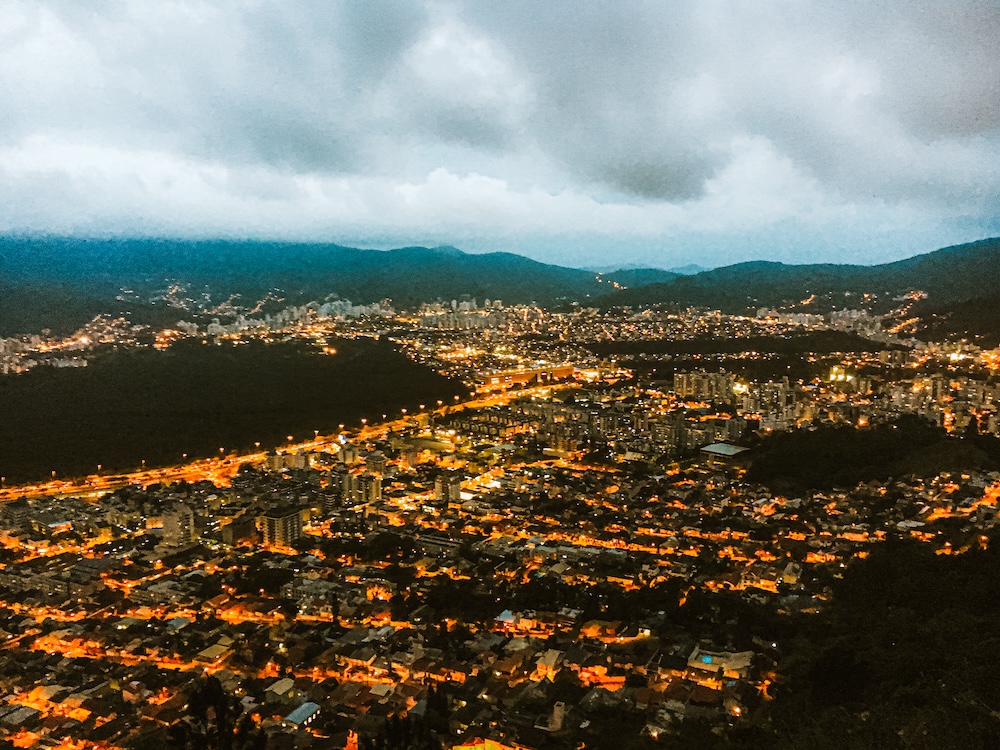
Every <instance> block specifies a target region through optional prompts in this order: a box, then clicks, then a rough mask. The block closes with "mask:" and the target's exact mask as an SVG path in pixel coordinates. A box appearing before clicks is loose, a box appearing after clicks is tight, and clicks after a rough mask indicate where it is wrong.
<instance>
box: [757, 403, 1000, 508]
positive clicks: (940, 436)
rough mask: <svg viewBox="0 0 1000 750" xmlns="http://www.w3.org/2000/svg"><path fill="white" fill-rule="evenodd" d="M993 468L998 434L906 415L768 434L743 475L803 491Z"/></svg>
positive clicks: (999, 453) (998, 464)
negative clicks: (958, 430)
mask: <svg viewBox="0 0 1000 750" xmlns="http://www.w3.org/2000/svg"><path fill="white" fill-rule="evenodd" d="M998 468H1000V440H997V439H996V438H994V437H990V436H986V435H976V434H972V433H971V432H970V433H968V434H966V435H963V436H955V435H949V434H948V433H947V432H945V431H944V430H943V429H941V428H939V427H936V426H934V425H932V424H930V423H929V422H927V421H925V420H923V419H920V418H919V417H914V416H907V417H902V418H900V419H898V420H896V421H895V422H893V423H891V424H880V425H876V426H874V427H870V428H867V429H855V428H854V427H850V426H843V427H821V428H819V429H814V430H808V429H800V430H792V431H790V432H784V433H779V434H776V435H773V436H770V437H768V438H767V439H766V440H765V441H764V442H763V443H762V444H761V446H760V447H758V448H757V450H756V452H755V455H754V459H753V464H752V465H751V466H750V469H749V471H748V472H747V479H748V480H749V481H751V482H758V483H761V484H766V485H769V486H770V487H772V488H773V489H776V490H779V491H788V492H802V491H806V490H810V489H818V490H828V489H832V488H834V487H843V488H849V487H855V486H856V485H857V484H858V483H860V482H869V481H871V480H879V481H883V482H884V481H887V480H889V479H891V478H898V477H902V476H905V475H908V474H914V475H918V476H933V475H936V474H938V473H940V472H943V471H967V470H971V469H983V470H996V469H998Z"/></svg>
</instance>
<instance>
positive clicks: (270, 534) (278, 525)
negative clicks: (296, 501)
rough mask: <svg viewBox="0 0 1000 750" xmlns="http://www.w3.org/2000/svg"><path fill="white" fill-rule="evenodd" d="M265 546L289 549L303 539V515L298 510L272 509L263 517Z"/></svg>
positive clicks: (262, 533) (288, 508) (286, 508)
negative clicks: (271, 545) (270, 545)
mask: <svg viewBox="0 0 1000 750" xmlns="http://www.w3.org/2000/svg"><path fill="white" fill-rule="evenodd" d="M260 533H261V536H262V537H263V541H264V544H273V545H277V546H280V547H289V546H291V545H292V543H293V542H295V541H296V540H298V539H300V538H301V537H302V515H301V513H300V512H299V509H298V508H291V507H287V506H286V507H283V508H272V509H271V510H269V511H267V512H266V513H265V514H264V515H263V516H261V522H260Z"/></svg>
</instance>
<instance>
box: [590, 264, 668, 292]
mask: <svg viewBox="0 0 1000 750" xmlns="http://www.w3.org/2000/svg"><path fill="white" fill-rule="evenodd" d="M678 275H679V274H676V273H674V272H672V271H664V270H663V269H662V268H619V269H618V270H617V271H611V272H610V273H605V274H602V278H603V279H604V280H605V281H610V282H614V283H617V284H620V285H621V286H623V287H626V288H629V289H631V288H632V287H636V286H646V285H647V284H662V283H664V282H669V281H673V280H674V279H676V278H677V276H678Z"/></svg>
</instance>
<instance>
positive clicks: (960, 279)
mask: <svg viewBox="0 0 1000 750" xmlns="http://www.w3.org/2000/svg"><path fill="white" fill-rule="evenodd" d="M997 278H1000V238H993V239H987V240H981V241H979V242H972V243H968V244H965V245H955V246H953V247H946V248H943V249H941V250H936V251H934V252H931V253H926V254H923V255H917V256H914V257H912V258H907V259H906V260H901V261H896V262H895V263H885V264H882V265H875V266H856V265H835V264H815V265H786V264H784V263H771V262H766V261H752V262H749V263H738V264H736V265H731V266H724V267H722V268H716V269H713V270H711V271H705V272H703V273H699V274H695V275H694V276H680V277H678V278H675V279H672V280H669V281H665V282H661V283H656V284H649V285H646V286H642V287H637V288H630V289H626V290H622V291H617V292H614V293H611V294H609V295H608V296H607V297H605V298H604V299H603V300H602V301H601V302H602V304H603V305H604V306H607V307H610V306H617V305H632V306H635V307H648V306H650V305H655V304H662V303H673V304H678V305H685V306H687V305H696V306H706V307H712V308H719V309H722V310H726V311H729V312H743V311H745V310H747V309H751V308H755V307H761V306H765V305H766V306H772V305H780V304H784V303H789V302H795V301H799V300H802V299H806V298H808V297H810V295H814V294H815V295H830V296H832V297H834V298H836V297H838V296H839V298H840V300H841V301H843V299H844V294H845V293H849V294H853V295H858V294H862V293H866V292H868V293H875V294H878V295H882V296H883V297H887V298H891V297H892V296H896V295H899V294H903V293H905V292H909V291H911V290H921V291H924V292H926V293H927V294H928V300H929V301H930V302H931V303H933V304H936V305H949V304H953V303H957V302H962V301H964V300H969V299H973V298H975V297H979V296H982V295H985V294H987V293H989V292H990V291H991V289H990V284H991V283H992V280H994V279H997Z"/></svg>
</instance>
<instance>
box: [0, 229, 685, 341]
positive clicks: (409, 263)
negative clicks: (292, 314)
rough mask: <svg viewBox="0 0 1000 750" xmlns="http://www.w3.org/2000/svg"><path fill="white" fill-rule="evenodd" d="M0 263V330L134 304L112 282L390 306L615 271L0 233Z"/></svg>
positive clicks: (510, 296) (522, 289) (500, 294)
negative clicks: (381, 302) (272, 292)
mask: <svg viewBox="0 0 1000 750" xmlns="http://www.w3.org/2000/svg"><path fill="white" fill-rule="evenodd" d="M0 271H2V273H0V335H12V334H15V333H21V332H28V331H37V330H39V329H41V328H51V329H53V330H65V329H66V328H67V327H73V326H78V325H80V324H81V323H83V322H85V321H86V320H88V319H89V318H90V317H92V316H93V315H95V314H97V313H111V314H117V313H125V314H129V313H135V312H136V311H135V306H134V305H132V306H129V305H125V304H123V302H122V301H121V300H116V297H117V296H118V295H119V294H120V292H121V289H123V288H126V289H130V290H134V291H136V292H137V293H138V294H139V296H140V297H141V296H142V295H143V294H148V293H149V292H151V291H153V290H156V289H161V288H163V287H164V286H165V285H166V282H167V280H175V281H180V282H183V283H186V284H189V285H190V286H191V288H192V290H194V291H195V292H200V291H201V290H203V289H205V288H207V289H208V290H210V292H211V293H212V296H213V299H225V298H226V296H228V295H230V294H240V295H242V296H243V297H244V298H251V299H253V298H258V297H260V296H262V295H264V294H266V293H267V292H268V291H270V290H274V289H277V290H280V291H281V296H282V297H283V298H284V299H286V300H287V302H288V303H289V304H292V303H294V304H302V303H304V302H307V301H310V300H314V299H323V298H324V297H326V296H327V295H330V294H336V295H339V296H340V297H343V298H346V299H350V300H352V301H354V302H356V303H370V302H376V301H379V300H383V299H386V298H388V299H390V300H392V302H393V303H394V304H395V305H397V306H409V305H412V304H415V303H419V302H423V301H428V300H435V299H445V300H450V299H454V298H457V297H460V296H461V295H469V296H471V297H476V298H477V299H478V300H479V301H480V302H482V301H483V300H484V299H487V298H488V299H501V300H503V301H504V302H514V303H518V302H538V303H539V304H544V305H551V304H559V303H562V302H566V301H573V300H579V299H586V298H588V297H591V296H598V295H600V294H603V293H605V292H607V291H608V290H610V289H612V288H614V287H613V282H614V280H615V276H614V274H608V275H605V276H604V277H602V276H601V275H599V274H595V273H594V272H592V271H584V270H580V269H575V268H563V267H560V266H554V265H549V264H545V263H539V262H537V261H534V260H531V259H529V258H525V257H522V256H520V255H515V254H512V253H485V254H469V253H464V252H462V251H460V250H457V249H455V248H451V247H438V248H425V247H406V248H400V249H396V250H388V251H381V250H363V249H358V248H351V247H343V246H340V245H332V244H288V243H274V242H233V241H206V242H185V241H177V240H80V239H67V238H46V239H21V238H6V239H0ZM661 274H666V272H661ZM662 277H663V276H662V275H661V276H660V277H659V278H662Z"/></svg>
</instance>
